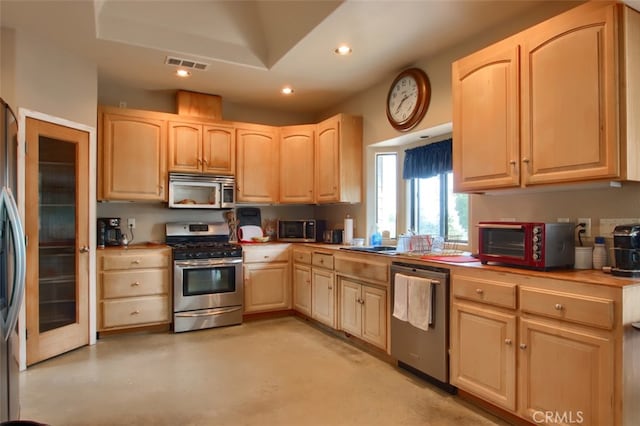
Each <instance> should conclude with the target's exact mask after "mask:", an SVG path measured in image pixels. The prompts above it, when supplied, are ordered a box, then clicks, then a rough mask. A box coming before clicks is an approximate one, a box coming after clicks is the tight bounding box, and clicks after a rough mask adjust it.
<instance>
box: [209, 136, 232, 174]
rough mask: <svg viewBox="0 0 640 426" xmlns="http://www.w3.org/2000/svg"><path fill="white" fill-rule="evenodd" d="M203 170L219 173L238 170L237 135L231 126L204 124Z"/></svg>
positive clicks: (230, 172)
mask: <svg viewBox="0 0 640 426" xmlns="http://www.w3.org/2000/svg"><path fill="white" fill-rule="evenodd" d="M202 137H203V139H202V171H203V172H204V173H211V174H217V175H234V174H235V172H236V135H235V131H234V129H233V127H230V126H219V125H216V126H204V128H203V136H202Z"/></svg>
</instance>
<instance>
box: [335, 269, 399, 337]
mask: <svg viewBox="0 0 640 426" xmlns="http://www.w3.org/2000/svg"><path fill="white" fill-rule="evenodd" d="M337 281H338V287H339V288H340V329H341V330H344V331H346V332H348V333H351V334H352V335H353V336H356V337H359V338H361V339H362V340H364V341H366V342H369V343H371V344H373V345H375V346H377V347H379V348H380V349H386V348H387V290H386V289H382V288H377V287H373V286H370V285H367V284H366V283H363V282H360V281H357V280H354V279H351V278H347V277H342V276H338V279H337Z"/></svg>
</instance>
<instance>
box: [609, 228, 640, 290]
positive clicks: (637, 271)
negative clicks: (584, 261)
mask: <svg viewBox="0 0 640 426" xmlns="http://www.w3.org/2000/svg"><path fill="white" fill-rule="evenodd" d="M613 252H614V257H615V260H616V266H615V267H613V268H611V274H612V275H617V276H619V277H640V224H638V223H632V224H629V225H618V226H616V227H615V228H614V230H613Z"/></svg>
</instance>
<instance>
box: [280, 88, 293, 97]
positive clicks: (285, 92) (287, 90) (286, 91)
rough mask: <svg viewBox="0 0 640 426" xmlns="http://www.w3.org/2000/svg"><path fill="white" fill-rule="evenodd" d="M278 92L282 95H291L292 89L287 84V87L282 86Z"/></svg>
mask: <svg viewBox="0 0 640 426" xmlns="http://www.w3.org/2000/svg"><path fill="white" fill-rule="evenodd" d="M280 92H281V93H282V94H283V95H291V94H293V89H292V88H291V87H289V86H287V87H283V88H282V90H281V91H280Z"/></svg>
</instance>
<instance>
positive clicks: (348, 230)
mask: <svg viewBox="0 0 640 426" xmlns="http://www.w3.org/2000/svg"><path fill="white" fill-rule="evenodd" d="M351 241H353V219H352V218H351V216H349V215H347V217H346V218H345V219H344V236H343V238H342V243H343V244H351Z"/></svg>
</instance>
